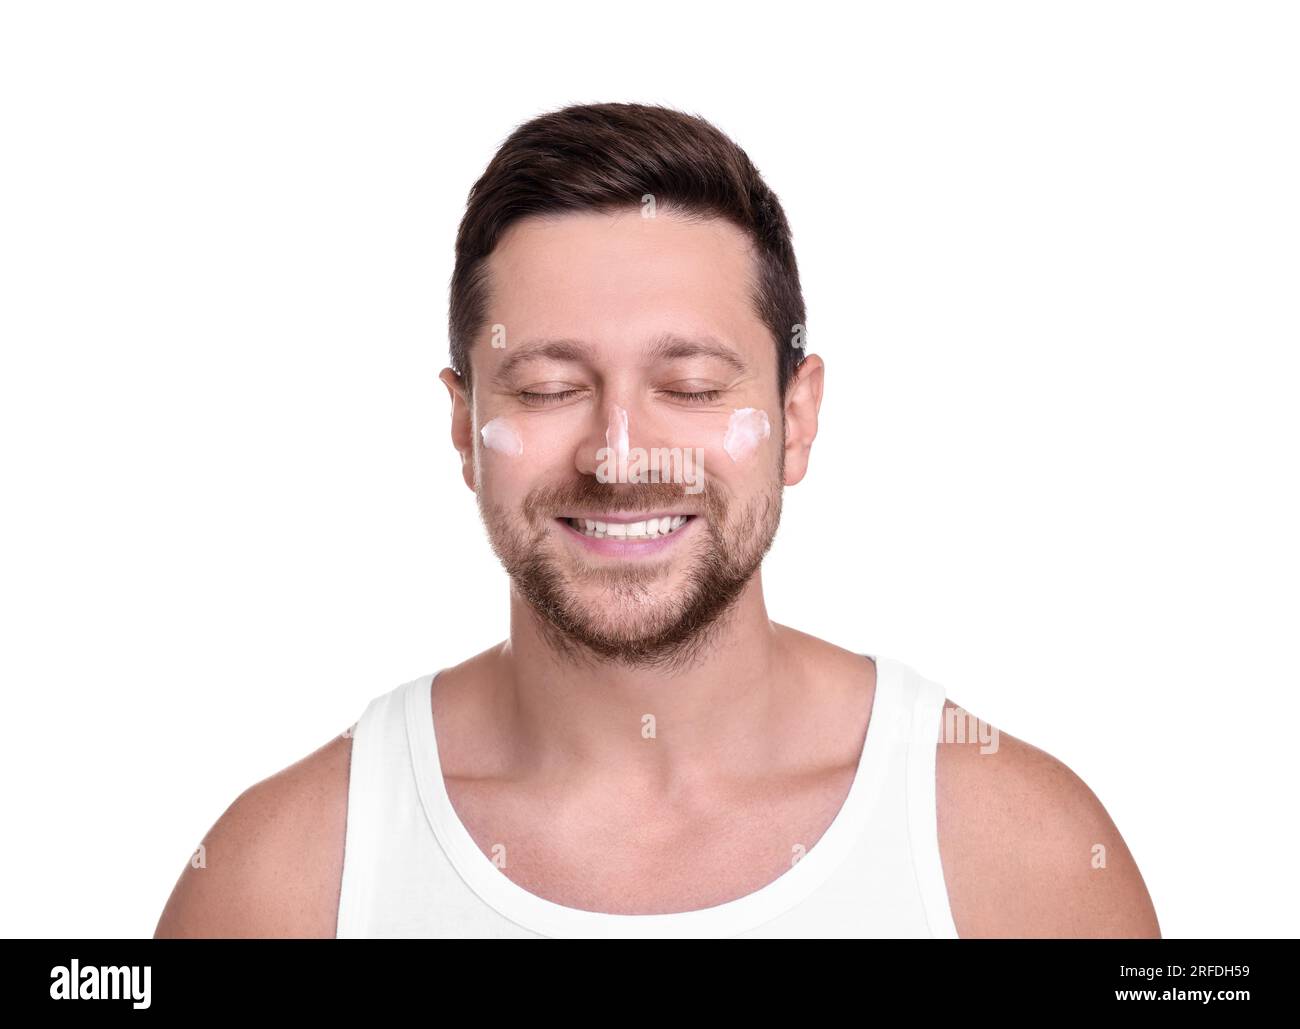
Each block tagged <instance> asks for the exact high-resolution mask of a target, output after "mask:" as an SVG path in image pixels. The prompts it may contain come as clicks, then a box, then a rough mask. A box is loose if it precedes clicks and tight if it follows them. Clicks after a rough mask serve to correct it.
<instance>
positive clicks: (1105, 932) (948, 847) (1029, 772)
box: [936, 701, 1160, 938]
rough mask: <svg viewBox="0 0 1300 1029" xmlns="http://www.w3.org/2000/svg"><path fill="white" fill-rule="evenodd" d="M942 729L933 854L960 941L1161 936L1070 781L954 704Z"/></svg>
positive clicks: (1077, 783)
mask: <svg viewBox="0 0 1300 1029" xmlns="http://www.w3.org/2000/svg"><path fill="white" fill-rule="evenodd" d="M943 726H944V728H943V731H942V732H941V734H940V738H939V744H938V751H937V756H936V793H937V802H938V821H939V849H940V857H941V860H942V864H943V870H944V877H945V880H946V882H947V886H948V896H949V901H950V906H951V908H952V914H953V921H954V922H955V924H956V926H957V933H958V935H959V936H961V937H1021V938H1023V937H1053V938H1061V937H1148V938H1150V937H1155V938H1158V937H1159V936H1160V926H1159V924H1158V922H1157V919H1156V913H1155V908H1154V906H1153V905H1152V903H1151V897H1150V895H1149V894H1148V892H1147V888H1146V884H1145V883H1144V882H1143V879H1142V874H1141V872H1140V871H1139V870H1138V867H1137V863H1136V862H1135V861H1134V859H1133V855H1132V854H1131V853H1130V852H1129V849H1128V847H1127V846H1126V845H1125V843H1124V839H1123V837H1122V836H1121V835H1120V832H1119V830H1118V828H1116V826H1115V823H1114V822H1113V821H1112V820H1111V818H1110V815H1109V814H1108V813H1107V811H1106V809H1105V807H1104V806H1103V805H1102V803H1101V801H1100V800H1099V799H1098V798H1097V796H1096V795H1095V794H1094V793H1093V792H1092V790H1091V789H1089V787H1088V785H1087V784H1086V783H1085V782H1084V781H1083V780H1082V779H1081V778H1079V776H1078V775H1076V774H1075V773H1074V772H1073V771H1072V770H1071V769H1070V768H1069V767H1067V766H1066V765H1065V764H1064V763H1062V762H1061V761H1059V760H1057V759H1056V758H1055V757H1053V756H1052V755H1051V754H1048V753H1046V752H1045V751H1042V750H1039V749H1038V748H1037V747H1034V746H1032V745H1030V744H1028V743H1026V742H1024V741H1023V740H1019V739H1017V738H1015V737H1014V736H1011V735H1009V734H1007V733H1005V732H999V731H998V730H997V729H996V728H995V727H993V726H989V725H988V724H987V723H983V722H980V721H979V720H978V719H976V718H975V716H973V715H971V714H970V713H968V712H966V711H965V710H964V709H963V708H961V707H960V706H958V705H956V704H954V703H953V702H951V701H945V702H944V723H943ZM963 729H964V731H963Z"/></svg>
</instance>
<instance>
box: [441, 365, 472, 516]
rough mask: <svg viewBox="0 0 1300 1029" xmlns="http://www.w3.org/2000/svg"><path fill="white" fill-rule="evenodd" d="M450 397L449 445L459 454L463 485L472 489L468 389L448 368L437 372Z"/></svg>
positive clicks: (470, 413)
mask: <svg viewBox="0 0 1300 1029" xmlns="http://www.w3.org/2000/svg"><path fill="white" fill-rule="evenodd" d="M438 378H440V379H441V380H442V384H443V385H444V386H446V387H447V393H448V395H450V397H451V445H452V446H453V447H455V448H456V450H457V452H458V453H459V454H460V474H461V477H462V478H463V479H464V480H465V485H466V486H468V487H469V488H470V490H471V491H473V489H474V413H473V411H472V410H471V409H470V401H469V390H468V389H466V387H465V383H464V382H463V381H462V380H461V377H460V376H459V375H457V374H456V373H455V372H454V371H452V370H451V369H450V368H444V369H443V370H442V371H441V372H439V373H438Z"/></svg>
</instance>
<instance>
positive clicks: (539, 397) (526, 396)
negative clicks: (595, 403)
mask: <svg viewBox="0 0 1300 1029" xmlns="http://www.w3.org/2000/svg"><path fill="white" fill-rule="evenodd" d="M582 392H584V391H583V390H580V389H565V390H560V391H558V392H556V393H532V392H530V391H528V390H524V391H522V392H521V393H519V399H520V400H522V401H523V402H524V403H525V404H531V405H532V406H534V407H545V406H546V405H547V404H558V403H560V402H561V401H564V400H568V399H569V398H570V397H572V396H575V395H577V394H579V393H582Z"/></svg>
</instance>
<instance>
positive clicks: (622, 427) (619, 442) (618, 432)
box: [605, 404, 628, 468]
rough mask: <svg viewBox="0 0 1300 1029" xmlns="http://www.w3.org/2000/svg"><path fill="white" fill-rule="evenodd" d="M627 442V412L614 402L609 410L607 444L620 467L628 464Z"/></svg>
mask: <svg viewBox="0 0 1300 1029" xmlns="http://www.w3.org/2000/svg"><path fill="white" fill-rule="evenodd" d="M627 442H628V431H627V412H626V411H624V410H623V409H622V408H621V407H619V406H618V405H617V404H613V405H611V406H610V411H609V425H608V426H607V427H606V429H605V446H607V447H609V449H610V451H611V452H612V454H613V457H614V460H615V461H617V462H618V466H619V467H620V468H621V467H623V466H624V465H626V464H627V451H628V446H627Z"/></svg>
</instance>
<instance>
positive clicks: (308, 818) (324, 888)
mask: <svg viewBox="0 0 1300 1029" xmlns="http://www.w3.org/2000/svg"><path fill="white" fill-rule="evenodd" d="M351 753H352V740H351V737H350V735H347V734H344V735H340V736H338V737H336V738H335V739H333V740H331V741H330V742H329V743H327V744H326V745H325V746H323V747H321V748H320V749H319V750H317V751H315V752H313V753H312V754H309V755H308V756H307V757H305V758H303V759H302V760H301V761H299V762H297V763H296V764H293V765H291V766H289V767H288V768H286V769H284V770H283V771H281V772H278V773H276V774H275V775H273V776H271V777H270V778H268V779H264V780H262V781H261V782H259V783H256V784H255V785H253V786H250V787H249V788H248V789H246V790H245V791H244V792H243V793H241V794H240V795H239V796H238V797H237V798H236V799H235V800H234V802H233V803H232V804H231V805H230V806H229V807H228V808H227V809H226V810H225V812H224V813H223V814H222V815H221V817H220V818H218V819H217V821H216V823H215V824H214V825H213V826H212V828H211V829H209V830H208V832H207V835H205V836H204V838H203V842H202V846H201V848H199V850H198V851H196V855H195V857H194V858H192V859H191V861H190V863H189V864H188V865H187V866H186V867H185V870H184V871H183V872H182V873H181V876H180V878H179V880H177V882H176V885H175V887H174V888H173V890H172V893H171V896H170V897H169V898H168V900H167V904H166V906H165V907H164V909H163V912H162V916H161V917H160V918H159V920H158V926H157V929H156V930H155V932H154V937H155V938H156V939H161V938H166V937H214V936H215V937H273V936H274V937H285V936H292V937H332V936H333V935H334V933H335V928H336V919H337V915H338V897H339V883H340V879H341V876H342V870H343V844H344V838H345V830H346V824H347V786H348V770H349V763H350V760H351Z"/></svg>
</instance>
